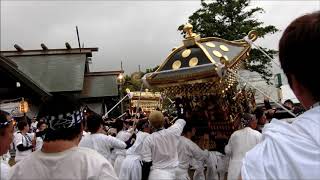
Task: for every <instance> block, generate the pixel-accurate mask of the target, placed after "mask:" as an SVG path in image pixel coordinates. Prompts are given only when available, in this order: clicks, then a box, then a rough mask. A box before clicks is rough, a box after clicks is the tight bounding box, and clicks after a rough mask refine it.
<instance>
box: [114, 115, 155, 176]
mask: <svg viewBox="0 0 320 180" xmlns="http://www.w3.org/2000/svg"><path fill="white" fill-rule="evenodd" d="M144 124H145V122H143V121H140V122H138V123H137V129H138V132H137V134H136V136H137V137H136V140H135V142H134V144H133V146H131V147H130V148H129V149H128V150H127V153H126V158H125V159H124V160H123V162H122V165H121V170H120V174H119V179H126V180H136V179H139V180H140V179H141V178H142V167H141V161H142V154H141V151H142V146H143V142H144V140H145V138H146V137H147V136H149V133H146V132H143V131H142V130H143V125H144Z"/></svg>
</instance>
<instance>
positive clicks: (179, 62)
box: [172, 60, 181, 69]
mask: <svg viewBox="0 0 320 180" xmlns="http://www.w3.org/2000/svg"><path fill="white" fill-rule="evenodd" d="M180 67H181V61H179V60H176V61H175V62H174V63H173V64H172V69H179V68H180Z"/></svg>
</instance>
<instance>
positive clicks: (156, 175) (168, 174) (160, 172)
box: [149, 168, 176, 180]
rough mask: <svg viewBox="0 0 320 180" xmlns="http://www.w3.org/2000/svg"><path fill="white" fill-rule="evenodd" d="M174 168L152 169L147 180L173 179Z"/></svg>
mask: <svg viewBox="0 0 320 180" xmlns="http://www.w3.org/2000/svg"><path fill="white" fill-rule="evenodd" d="M175 179H176V168H171V169H152V170H151V171H150V174H149V180H175Z"/></svg>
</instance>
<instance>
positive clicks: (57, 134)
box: [38, 95, 83, 141]
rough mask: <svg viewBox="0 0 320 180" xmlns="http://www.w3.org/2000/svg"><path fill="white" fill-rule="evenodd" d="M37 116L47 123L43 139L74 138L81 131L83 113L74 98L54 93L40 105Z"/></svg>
mask: <svg viewBox="0 0 320 180" xmlns="http://www.w3.org/2000/svg"><path fill="white" fill-rule="evenodd" d="M38 117H39V118H45V119H46V121H47V124H48V128H47V131H46V136H45V139H44V141H55V140H74V139H75V138H77V137H79V135H80V134H81V132H82V124H81V122H82V120H83V114H82V112H81V111H80V103H79V101H77V100H76V99H75V98H72V97H69V96H64V95H54V96H52V97H50V98H48V99H47V100H45V101H44V103H43V104H42V105H41V106H40V109H39V114H38Z"/></svg>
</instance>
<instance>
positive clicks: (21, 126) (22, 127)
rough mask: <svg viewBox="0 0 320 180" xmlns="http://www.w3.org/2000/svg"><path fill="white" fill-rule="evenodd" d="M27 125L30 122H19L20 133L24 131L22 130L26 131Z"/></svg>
mask: <svg viewBox="0 0 320 180" xmlns="http://www.w3.org/2000/svg"><path fill="white" fill-rule="evenodd" d="M27 125H28V122H27V121H19V122H18V125H17V127H18V130H19V131H22V130H23V129H24V127H26V126H27Z"/></svg>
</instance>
